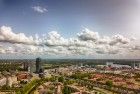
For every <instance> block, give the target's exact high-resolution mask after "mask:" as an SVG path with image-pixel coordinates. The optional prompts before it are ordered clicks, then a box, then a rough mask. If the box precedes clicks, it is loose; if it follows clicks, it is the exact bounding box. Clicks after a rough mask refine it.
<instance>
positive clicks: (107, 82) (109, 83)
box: [106, 80, 113, 88]
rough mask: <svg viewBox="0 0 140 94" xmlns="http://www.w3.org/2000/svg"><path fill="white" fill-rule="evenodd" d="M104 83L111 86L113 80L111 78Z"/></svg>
mask: <svg viewBox="0 0 140 94" xmlns="http://www.w3.org/2000/svg"><path fill="white" fill-rule="evenodd" d="M106 85H107V86H108V87H109V88H111V87H112V86H113V82H112V81H111V80H108V81H106Z"/></svg>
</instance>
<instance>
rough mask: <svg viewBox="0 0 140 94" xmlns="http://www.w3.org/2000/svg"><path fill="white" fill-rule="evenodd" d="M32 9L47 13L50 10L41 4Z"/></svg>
mask: <svg viewBox="0 0 140 94" xmlns="http://www.w3.org/2000/svg"><path fill="white" fill-rule="evenodd" d="M32 9H33V10H34V11H36V12H38V13H45V12H47V11H48V10H47V9H46V8H44V7H41V6H33V7H32Z"/></svg>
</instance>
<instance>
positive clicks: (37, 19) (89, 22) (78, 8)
mask: <svg viewBox="0 0 140 94" xmlns="http://www.w3.org/2000/svg"><path fill="white" fill-rule="evenodd" d="M139 41H140V0H0V58H2V59H3V58H36V57H41V58H46V59H47V58H80V59H81V58H85V59H86V58H87V59H88V58H89V59H96V58H99V59H108V58H109V59H128V58H129V59H130V58H132V59H139V58H140V42H139Z"/></svg>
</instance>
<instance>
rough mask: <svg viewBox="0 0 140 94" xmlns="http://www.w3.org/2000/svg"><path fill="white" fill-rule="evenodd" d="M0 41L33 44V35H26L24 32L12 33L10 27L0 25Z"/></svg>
mask: <svg viewBox="0 0 140 94" xmlns="http://www.w3.org/2000/svg"><path fill="white" fill-rule="evenodd" d="M0 42H9V43H22V44H35V42H34V40H33V37H32V36H30V37H27V36H25V34H24V33H18V34H16V33H13V31H12V29H11V27H7V26H2V27H0Z"/></svg>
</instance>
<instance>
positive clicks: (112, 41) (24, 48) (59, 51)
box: [0, 26, 140, 56]
mask: <svg viewBox="0 0 140 94" xmlns="http://www.w3.org/2000/svg"><path fill="white" fill-rule="evenodd" d="M76 35H77V36H76V37H71V38H64V37H63V36H61V34H59V33H58V32H57V31H51V32H49V33H48V34H43V35H41V36H39V35H38V34H36V35H35V36H29V37H28V36H26V35H25V34H24V33H14V32H13V31H12V28H11V27H7V26H2V27H1V28H0V44H1V46H0V53H1V54H2V53H11V54H32V55H36V54H39V55H47V54H49V55H57V56H60V55H69V56H73V55H92V56H95V55H116V54H119V55H120V54H123V53H131V52H133V53H134V52H136V51H137V53H138V51H140V46H139V45H136V44H135V42H134V41H135V40H134V38H133V39H132V38H127V37H124V36H122V35H120V34H117V35H114V36H101V35H99V33H98V32H94V31H91V30H89V29H87V28H85V29H84V30H82V32H80V33H78V34H76Z"/></svg>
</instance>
